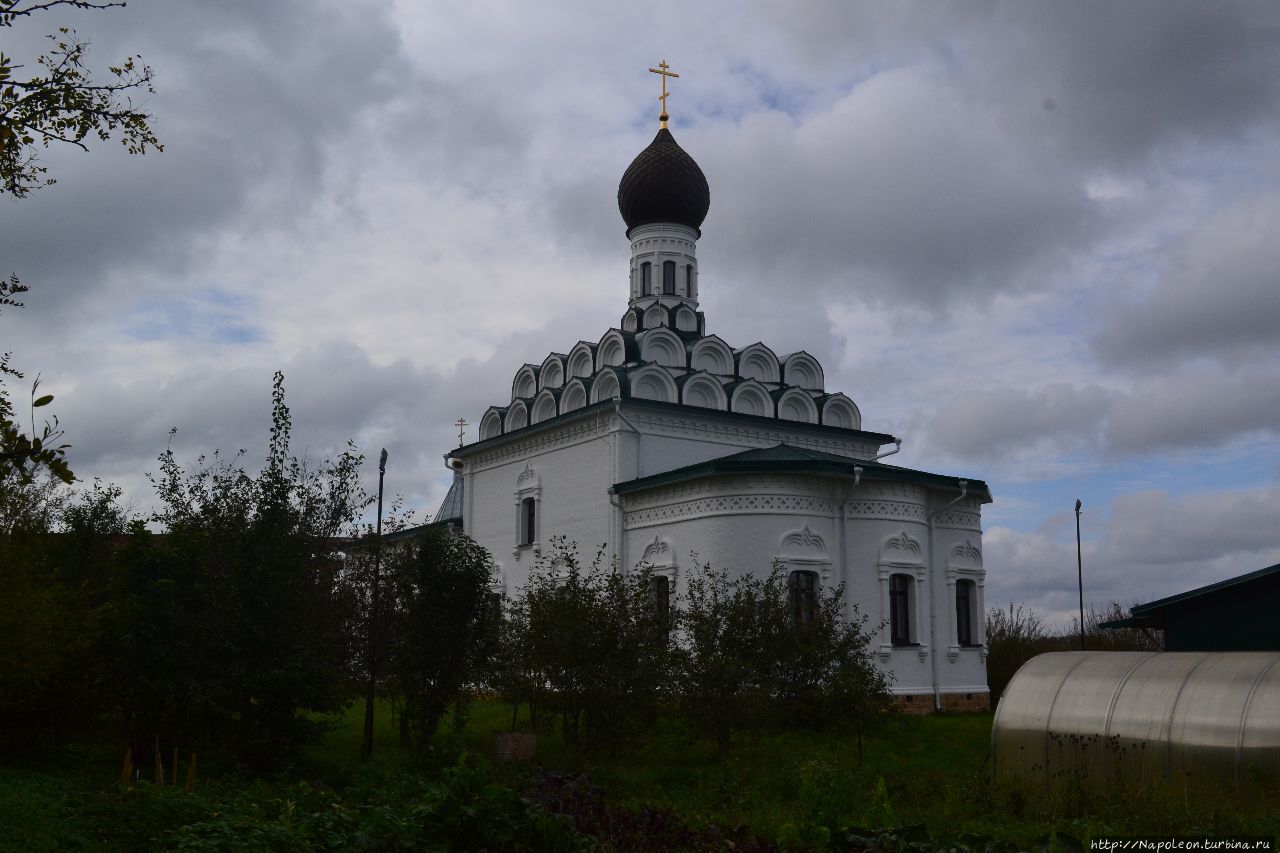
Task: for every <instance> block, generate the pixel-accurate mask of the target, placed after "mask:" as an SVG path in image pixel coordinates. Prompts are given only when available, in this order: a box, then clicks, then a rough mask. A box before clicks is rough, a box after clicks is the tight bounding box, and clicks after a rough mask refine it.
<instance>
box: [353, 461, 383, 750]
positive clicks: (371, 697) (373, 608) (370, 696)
mask: <svg viewBox="0 0 1280 853" xmlns="http://www.w3.org/2000/svg"><path fill="white" fill-rule="evenodd" d="M386 474H387V449H386V448H385V447H384V448H382V455H381V456H379V457H378V527H377V532H376V533H375V534H374V538H373V577H372V578H371V580H370V586H369V624H368V627H367V630H366V632H365V642H366V643H367V644H368V646H367V648H366V649H365V653H366V657H365V663H366V666H367V669H368V670H369V672H368V675H369V682H368V684H367V685H366V686H365V693H364V740H363V742H362V743H361V744H360V760H361V761H368V760H369V759H370V758H372V757H373V706H374V703H375V701H376V700H377V688H378V663H379V661H378V649H377V641H378V606H379V604H381V602H380V600H379V599H380V597H381V594H382V481H383V478H385V477H386Z"/></svg>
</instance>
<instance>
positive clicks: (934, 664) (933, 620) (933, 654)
mask: <svg viewBox="0 0 1280 853" xmlns="http://www.w3.org/2000/svg"><path fill="white" fill-rule="evenodd" d="M958 483H959V485H960V494H959V495H957V496H956V497H955V498H952V499H951V500H950V501H948V502H947V503H945V504H943V505H942V506H940V507H938V508H937V509H935V510H934V511H933V512H931V513H929V661H930V667H929V669H930V670H931V672H932V675H933V709H934V710H935V711H941V710H942V687H941V685H939V684H938V597H937V596H936V595H934V594H933V588H934V586H936V584H935V583H934V578H935V577H936V573H935V570H936V568H937V565H938V564H937V561H936V559H935V557H936V554H935V553H934V552H935V550H936V549H935V548H934V545H933V538H934V537H933V520H934V518H936V517H937V516H938V514H939V513H941V512H943V511H945V510H948V509H951V507H953V506H955V505H956V504H958V503H960V501H962V500H964V499H965V498H966V497H968V495H969V481H968V480H959V481H958ZM944 587H945V584H944Z"/></svg>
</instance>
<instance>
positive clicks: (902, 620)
mask: <svg viewBox="0 0 1280 853" xmlns="http://www.w3.org/2000/svg"><path fill="white" fill-rule="evenodd" d="M914 583H915V581H914V579H913V578H912V577H911V576H910V575H890V576H889V641H890V642H891V643H893V644H894V645H895V646H909V645H911V591H912V590H911V588H912V585H913V584H914Z"/></svg>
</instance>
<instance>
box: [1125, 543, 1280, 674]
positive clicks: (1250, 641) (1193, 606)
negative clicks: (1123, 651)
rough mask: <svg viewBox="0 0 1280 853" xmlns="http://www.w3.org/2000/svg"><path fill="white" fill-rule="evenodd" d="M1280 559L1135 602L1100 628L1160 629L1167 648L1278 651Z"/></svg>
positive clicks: (1180, 650) (1216, 650)
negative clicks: (1156, 598) (1196, 586)
mask: <svg viewBox="0 0 1280 853" xmlns="http://www.w3.org/2000/svg"><path fill="white" fill-rule="evenodd" d="M1277 602H1280V563H1277V564H1276V565H1274V566H1268V567H1267V568H1265V569H1259V570H1258V571H1256V572H1250V573H1248V574H1245V575H1240V576H1239V577H1234V578H1228V579H1227V580H1224V581H1219V582H1218V583H1214V584H1209V585H1208V586H1202V587H1200V588H1199V589H1193V590H1189V591H1188V592H1181V593H1178V594H1177V595H1171V596H1169V597H1168V598H1162V599H1160V600H1159V601H1152V602H1149V603H1147V604H1138V605H1135V606H1134V607H1133V608H1132V609H1130V611H1129V617H1128V618H1127V619H1116V620H1114V621H1111V622H1104V623H1102V626H1101V627H1103V628H1148V629H1154V630H1161V631H1163V632H1164V650H1165V651H1166V652H1193V651H1199V652H1229V651H1280V619H1277V618H1275V617H1276V603H1277Z"/></svg>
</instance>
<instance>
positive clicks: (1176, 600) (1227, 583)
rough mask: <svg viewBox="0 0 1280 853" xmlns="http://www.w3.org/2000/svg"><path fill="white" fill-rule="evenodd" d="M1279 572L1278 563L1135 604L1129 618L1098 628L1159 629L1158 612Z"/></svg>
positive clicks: (1159, 617) (1131, 608) (1107, 623)
mask: <svg viewBox="0 0 1280 853" xmlns="http://www.w3.org/2000/svg"><path fill="white" fill-rule="evenodd" d="M1277 572H1280V563H1276V564H1275V565H1274V566H1267V567H1266V568H1265V569H1258V570H1257V571H1255V572H1249V573H1248V574H1243V575H1237V576H1236V577H1234V578H1227V579H1226V580H1222V581H1218V582H1217V583H1211V584H1209V585H1208V586H1202V587H1198V588H1197V589H1192V590H1188V591H1187V592H1180V593H1178V594H1177V595H1170V596H1168V597H1167V598H1161V599H1158V600H1156V601H1150V602H1147V603H1146V604H1135V605H1134V606H1133V607H1130V608H1129V616H1128V617H1127V618H1125V619H1115V620H1112V621H1110V622H1103V623H1102V624H1101V625H1099V626H1098V627H1099V628H1108V629H1109V628H1151V627H1159V625H1160V623H1161V622H1162V619H1161V616H1162V614H1161V613H1160V611H1162V610H1164V609H1165V608H1166V607H1169V606H1170V605H1174V604H1180V603H1182V602H1184V601H1188V600H1189V599H1193V598H1200V597H1202V596H1205V595H1211V594H1213V593H1216V592H1220V591H1222V590H1224V589H1229V588H1231V587H1233V586H1239V585H1240V584H1244V583H1249V582H1251V581H1256V580H1259V579H1260V578H1264V577H1267V576H1268V575H1272V574H1275V573H1277Z"/></svg>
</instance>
